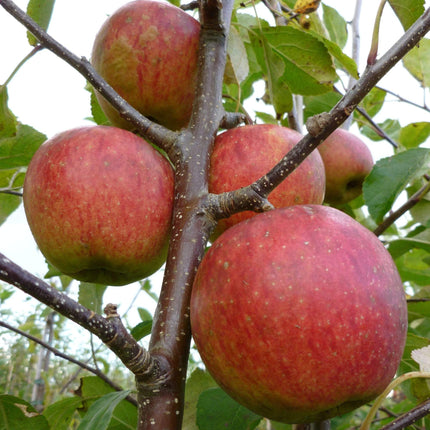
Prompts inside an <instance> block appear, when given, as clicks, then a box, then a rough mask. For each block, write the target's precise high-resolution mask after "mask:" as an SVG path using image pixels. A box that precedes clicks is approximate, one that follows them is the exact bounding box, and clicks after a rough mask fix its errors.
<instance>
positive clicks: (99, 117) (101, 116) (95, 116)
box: [86, 85, 111, 125]
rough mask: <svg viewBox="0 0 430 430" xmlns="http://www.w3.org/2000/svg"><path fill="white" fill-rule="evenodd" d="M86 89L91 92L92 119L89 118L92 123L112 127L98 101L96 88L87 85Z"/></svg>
mask: <svg viewBox="0 0 430 430" xmlns="http://www.w3.org/2000/svg"><path fill="white" fill-rule="evenodd" d="M86 89H87V90H88V91H89V92H90V94H91V95H90V103H91V115H92V118H88V119H89V120H91V121H94V122H95V123H96V124H98V125H111V122H110V121H109V120H108V118H107V116H106V115H105V113H104V112H103V110H102V108H101V107H100V103H99V101H98V100H97V97H96V94H95V92H94V88H93V87H92V86H91V85H87V86H86Z"/></svg>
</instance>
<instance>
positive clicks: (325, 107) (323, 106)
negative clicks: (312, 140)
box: [303, 91, 342, 122]
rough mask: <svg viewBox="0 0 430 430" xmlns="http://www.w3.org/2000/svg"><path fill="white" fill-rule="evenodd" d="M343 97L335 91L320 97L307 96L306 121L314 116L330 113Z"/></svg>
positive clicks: (305, 98)
mask: <svg viewBox="0 0 430 430" xmlns="http://www.w3.org/2000/svg"><path fill="white" fill-rule="evenodd" d="M341 98H342V96H341V95H340V94H339V93H337V92H334V91H330V92H329V93H325V94H320V95H318V96H306V97H304V98H303V102H304V105H305V109H304V121H305V122H306V120H307V119H308V118H310V117H312V116H314V115H317V114H320V113H323V112H330V110H331V109H332V108H333V107H334V106H335V105H336V104H337V102H338V101H339V100H340V99H341Z"/></svg>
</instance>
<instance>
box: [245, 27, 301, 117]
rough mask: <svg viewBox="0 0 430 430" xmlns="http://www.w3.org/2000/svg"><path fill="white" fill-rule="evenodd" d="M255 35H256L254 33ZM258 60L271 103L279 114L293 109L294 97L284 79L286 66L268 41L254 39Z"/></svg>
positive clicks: (262, 38)
mask: <svg viewBox="0 0 430 430" xmlns="http://www.w3.org/2000/svg"><path fill="white" fill-rule="evenodd" d="M252 34H254V33H252ZM251 39H252V41H253V48H254V51H255V54H256V58H257V61H258V63H259V64H260V67H261V69H262V71H263V74H264V76H265V79H266V86H267V91H268V94H269V98H270V102H271V103H272V104H273V107H274V109H275V111H276V112H277V113H279V114H282V113H284V112H289V111H290V110H291V109H292V108H293V95H292V93H291V90H290V88H289V87H288V84H287V82H286V81H285V80H283V79H282V75H283V73H284V69H285V66H284V64H283V62H282V59H281V58H279V56H278V55H277V54H276V53H275V52H274V51H273V50H272V48H271V46H270V44H269V43H268V42H267V40H266V39H265V38H264V37H263V36H261V38H259V39H258V38H252V37H251Z"/></svg>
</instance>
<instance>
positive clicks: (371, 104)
mask: <svg viewBox="0 0 430 430" xmlns="http://www.w3.org/2000/svg"><path fill="white" fill-rule="evenodd" d="M386 95H387V93H386V92H385V91H384V90H381V89H379V88H377V87H374V88H372V89H371V91H370V93H369V94H367V96H366V97H365V98H364V99H363V100H362V102H361V103H360V106H361V107H362V108H364V110H365V111H366V112H367V113H368V114H369V115H370V116H371V117H373V116H375V115H376V114H377V113H378V112H379V111H380V110H381V108H382V106H383V105H384V101H385V96H386Z"/></svg>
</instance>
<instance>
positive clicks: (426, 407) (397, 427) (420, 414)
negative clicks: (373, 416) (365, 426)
mask: <svg viewBox="0 0 430 430" xmlns="http://www.w3.org/2000/svg"><path fill="white" fill-rule="evenodd" d="M428 414H430V399H429V400H426V401H425V402H424V403H421V404H420V405H418V406H416V407H415V408H413V409H411V410H410V411H409V412H406V413H405V414H403V415H401V416H400V417H399V418H397V419H395V420H394V421H392V422H391V423H390V424H387V425H386V426H384V427H382V428H381V429H380V430H401V429H404V428H405V427H408V426H410V425H412V424H413V423H415V422H417V421H418V420H419V419H421V418H424V417H425V416H426V415H428Z"/></svg>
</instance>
